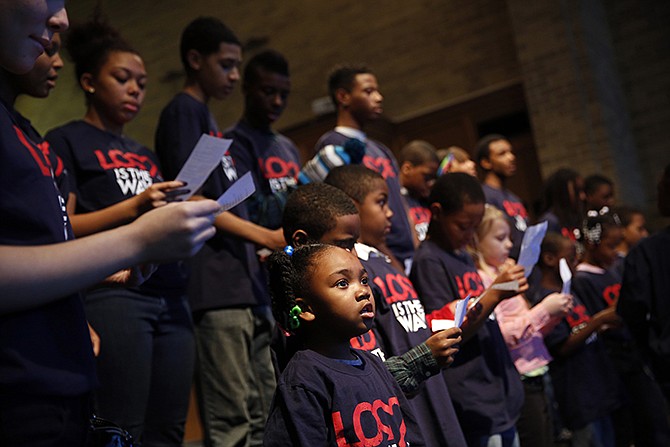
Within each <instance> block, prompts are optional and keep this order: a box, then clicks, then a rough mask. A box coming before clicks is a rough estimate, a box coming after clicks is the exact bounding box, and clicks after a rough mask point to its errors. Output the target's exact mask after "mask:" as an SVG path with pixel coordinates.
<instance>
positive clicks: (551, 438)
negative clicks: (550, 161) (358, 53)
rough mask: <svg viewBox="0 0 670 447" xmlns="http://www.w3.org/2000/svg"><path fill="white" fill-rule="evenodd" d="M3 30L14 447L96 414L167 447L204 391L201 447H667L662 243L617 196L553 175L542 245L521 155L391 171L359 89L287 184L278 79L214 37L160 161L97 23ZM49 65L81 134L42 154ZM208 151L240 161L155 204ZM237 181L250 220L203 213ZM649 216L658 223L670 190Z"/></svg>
mask: <svg viewBox="0 0 670 447" xmlns="http://www.w3.org/2000/svg"><path fill="white" fill-rule="evenodd" d="M0 12H1V14H0V66H1V67H2V68H1V71H0V106H1V107H0V159H1V160H2V163H0V171H1V172H0V182H1V184H2V186H3V188H1V189H0V191H2V193H1V195H0V207H1V208H2V214H3V219H2V220H1V221H0V260H1V262H2V266H3V268H2V269H0V286H2V290H3V297H5V299H3V300H2V303H0V439H2V442H1V443H2V445H8V446H38V445H39V446H63V445H67V446H84V445H87V441H86V439H87V431H88V429H89V422H88V421H89V419H90V417H91V415H92V414H93V413H95V414H97V415H99V416H101V417H104V418H107V419H110V420H113V421H115V422H116V423H118V424H119V425H121V426H122V427H123V428H124V429H126V430H128V431H129V432H130V434H131V435H132V436H133V437H134V438H135V439H136V440H137V442H141V443H142V445H145V446H179V445H181V444H182V442H183V437H184V426H185V420H186V414H187V410H188V403H189V395H190V388H191V383H192V381H193V380H194V383H195V389H196V398H197V404H198V408H199V415H200V419H201V422H202V427H203V433H204V438H205V439H204V443H205V445H206V446H254V445H266V446H314V445H318V446H325V445H328V446H345V445H360V446H371V447H374V446H384V447H391V446H393V447H400V446H432V447H441V446H449V447H453V446H459V447H460V446H462V447H465V446H468V447H473V446H475V447H482V446H486V447H493V446H496V447H519V446H523V447H534V446H540V447H543V446H553V445H555V442H558V441H557V439H558V434H559V433H560V434H563V435H564V434H565V433H567V434H568V435H569V436H568V437H567V439H569V442H570V445H572V446H574V447H582V446H584V447H588V446H594V447H601V446H602V447H610V446H612V447H613V446H617V447H618V446H628V447H630V446H637V447H639V446H665V445H670V428H669V426H668V410H667V404H668V398H670V392H669V391H668V390H670V375H669V373H668V371H670V357H669V355H670V354H669V353H670V347H668V335H667V334H668V333H669V332H670V330H669V329H668V327H669V326H668V325H669V324H670V323H668V321H670V312H668V309H669V307H668V304H667V299H666V298H667V291H668V290H670V284H669V283H668V281H670V280H669V279H668V278H670V275H668V274H667V272H668V271H669V270H668V268H670V259H669V257H668V253H670V251H669V250H668V249H667V246H668V242H667V241H668V237H667V234H668V232H667V230H666V231H664V232H661V233H659V234H657V235H654V236H652V237H649V238H647V236H648V232H647V230H646V223H645V219H644V215H643V214H642V213H641V212H640V211H639V210H637V209H634V208H628V207H624V206H621V207H614V205H615V202H616V201H615V196H614V191H615V190H614V184H613V182H612V181H611V180H609V179H608V178H606V177H603V176H601V175H591V176H588V177H586V178H585V179H582V177H581V175H580V174H579V173H577V172H576V171H573V170H571V169H567V168H565V169H559V170H557V171H556V172H554V173H553V174H552V175H551V176H549V177H548V178H547V181H546V182H545V188H544V194H543V198H542V204H541V206H540V207H539V208H538V209H537V210H535V211H537V212H536V213H535V214H536V217H537V218H536V219H533V216H532V215H531V214H530V213H529V212H528V211H527V208H526V206H525V205H524V203H523V201H522V200H521V199H520V198H519V197H518V196H517V195H516V194H515V193H513V192H512V191H510V190H509V189H508V188H507V180H508V179H509V178H510V177H512V176H513V175H515V174H516V158H515V155H514V148H513V146H512V144H511V142H510V141H509V139H507V138H506V137H505V136H503V135H500V134H494V135H486V136H484V137H483V138H482V139H481V140H480V141H479V142H478V143H477V144H476V145H475V147H473V148H472V151H468V150H465V149H463V148H460V147H455V146H451V147H448V148H447V149H441V150H437V149H436V148H435V146H433V145H432V144H431V143H429V142H427V141H422V140H415V141H412V142H409V143H408V144H407V145H405V146H404V147H403V148H402V149H401V150H400V151H399V154H398V158H397V159H396V157H395V155H394V154H393V152H392V151H391V150H390V149H389V148H387V147H386V146H385V145H383V144H382V143H380V142H378V141H374V140H372V139H370V138H368V137H367V135H366V134H365V131H364V129H365V127H366V125H368V124H369V123H370V122H371V121H373V120H375V119H377V118H378V117H379V116H380V115H381V113H382V110H383V109H382V104H383V96H382V94H381V92H380V87H379V84H378V81H377V79H376V77H375V75H374V74H373V72H372V71H371V70H370V69H369V68H366V67H364V66H349V65H343V66H339V67H337V68H336V69H334V70H333V72H332V74H331V76H330V78H329V80H328V91H329V94H330V96H331V98H332V100H333V103H334V105H335V107H336V114H337V121H336V127H335V128H334V129H333V130H332V131H329V132H327V133H326V134H324V135H323V136H322V137H321V138H320V139H319V140H318V142H317V143H316V146H315V150H314V154H315V155H314V158H313V159H312V160H310V161H309V162H308V163H307V164H305V165H303V163H302V162H303V160H301V159H300V157H299V153H298V150H297V148H296V146H295V145H294V144H293V142H291V141H290V140H289V139H288V138H286V137H285V136H283V135H281V134H280V133H278V132H277V131H275V130H274V129H273V128H272V126H273V123H274V122H275V121H276V120H277V119H278V118H279V117H280V116H281V114H282V112H283V111H284V109H285V107H286V106H287V100H288V97H289V95H290V91H291V79H290V71H289V63H288V61H287V60H286V59H285V58H284V57H283V56H282V55H281V54H280V53H278V52H276V51H273V50H267V51H263V52H259V53H258V54H256V55H255V56H254V57H252V58H251V59H250V60H249V61H248V62H247V63H246V66H245V68H244V70H243V72H242V71H241V70H240V65H241V60H242V56H243V55H242V45H241V43H240V41H239V39H238V38H237V37H236V36H235V34H234V33H233V31H232V30H230V29H229V28H228V27H227V26H226V25H225V24H223V23H222V22H221V21H220V20H218V19H215V18H211V17H201V18H198V19H195V20H194V21H192V22H191V23H190V24H189V25H188V26H187V27H186V28H185V29H184V31H183V33H182V36H181V45H180V52H181V59H182V63H183V65H184V70H185V72H186V82H185V85H184V87H183V89H182V91H181V92H179V93H178V94H177V95H176V96H175V97H174V98H173V99H172V101H170V103H169V104H167V105H166V107H165V108H164V109H163V111H162V113H161V114H160V118H159V121H158V128H157V132H156V138H155V152H154V151H151V150H150V149H148V148H146V147H144V146H142V145H141V144H139V143H137V142H136V141H134V140H132V139H131V138H129V137H128V136H126V135H125V134H124V126H125V124H127V123H128V122H130V121H131V120H132V119H133V118H134V117H135V116H136V115H137V113H139V111H140V109H141V106H142V102H143V99H144V92H145V88H146V83H147V73H146V70H145V67H144V63H143V60H142V57H141V56H140V55H139V54H138V53H137V51H135V50H134V49H133V48H132V46H131V45H130V44H129V43H127V42H126V41H125V40H124V39H123V38H122V37H121V36H120V35H119V33H118V32H117V31H116V30H115V29H114V28H113V27H112V26H110V24H108V23H107V22H106V21H105V20H104V18H102V17H100V16H96V17H94V18H93V19H92V20H91V21H89V22H87V23H84V24H80V25H78V26H75V27H72V29H71V30H70V31H68V32H67V34H63V35H62V36H61V35H60V33H65V31H66V28H67V27H68V22H67V16H66V13H65V10H64V6H63V2H61V1H55V0H53V1H52V0H30V1H28V0H12V1H9V0H0ZM34 36H41V37H40V38H39V39H35V38H34ZM61 39H63V45H64V48H66V49H67V52H68V54H69V56H70V60H71V61H72V63H73V64H74V67H75V71H76V75H77V79H78V82H79V84H80V86H81V89H82V92H83V95H84V97H85V101H86V112H85V114H84V116H83V118H82V119H81V120H77V121H73V122H70V123H67V124H64V125H62V126H60V127H58V128H56V129H53V130H51V131H50V132H48V133H47V135H46V137H45V139H42V137H41V136H40V135H39V134H38V132H37V131H35V129H34V128H33V127H32V126H31V124H30V121H28V120H27V119H26V118H25V117H23V116H21V115H20V114H19V113H18V112H17V111H16V110H14V107H13V105H14V101H15V99H16V97H17V96H18V95H21V94H28V95H31V96H35V97H45V96H47V95H48V93H49V91H50V90H51V89H52V88H53V87H54V86H55V83H56V80H57V77H58V71H59V70H60V68H62V66H63V61H62V60H61V58H60V55H59V50H60V43H61ZM36 43H37V44H36ZM42 53H43V54H42ZM238 81H241V82H240V83H241V87H242V92H243V95H244V100H245V101H244V110H243V111H242V113H241V118H240V120H239V122H237V123H236V124H235V125H234V126H232V127H230V128H228V129H226V130H224V131H220V130H219V126H218V125H217V123H216V122H215V120H214V118H213V116H212V114H211V113H210V110H209V102H210V100H211V99H215V100H223V99H225V98H226V97H228V96H229V95H230V94H231V93H232V92H233V90H234V88H235V86H236V84H237V83H238ZM202 134H208V135H211V136H215V137H226V138H230V139H232V140H233V143H232V146H231V148H230V150H229V152H228V153H227V154H226V155H225V156H224V157H223V159H222V160H221V163H220V165H219V166H218V167H217V168H216V169H215V170H214V172H213V173H212V175H211V176H210V177H209V178H208V180H207V181H206V183H205V185H204V186H203V187H202V188H201V189H200V190H198V191H194V192H195V193H196V195H195V197H194V200H191V201H187V202H185V203H169V202H171V198H172V197H173V196H174V195H176V194H179V193H180V192H181V191H183V190H184V188H186V187H188V185H184V184H183V183H181V182H178V181H175V180H174V178H175V177H176V175H177V173H178V172H179V171H180V169H181V167H182V166H183V165H184V164H185V162H186V160H187V159H188V156H189V155H190V153H191V151H192V149H193V147H194V145H195V143H196V141H197V140H198V139H199V138H200V136H201V135H202ZM471 154H472V155H473V158H474V160H472V159H471ZM303 166H304V167H303ZM475 167H478V168H479V170H480V172H481V173H482V178H481V182H480V181H479V180H478V178H477V171H476V169H475ZM246 173H251V176H252V178H253V181H254V184H255V188H256V189H255V192H254V193H253V195H252V196H251V197H250V198H249V199H247V200H246V201H244V202H242V203H241V204H238V205H237V206H235V207H233V208H232V209H230V210H228V211H225V212H219V211H220V209H219V205H218V204H216V202H214V201H213V200H210V199H216V198H217V197H219V196H220V195H221V194H222V193H223V192H225V191H226V190H228V188H229V187H230V186H231V185H232V184H233V183H234V182H235V181H236V180H237V179H238V178H239V177H241V176H242V175H244V174H246ZM321 180H323V182H321ZM309 182H311V183H310V184H302V185H301V183H309ZM658 191H659V209H660V211H661V214H663V215H670V204H669V201H670V167H668V168H666V170H665V173H664V177H663V179H662V180H661V182H660V183H659V189H658ZM533 221H538V222H542V221H547V224H548V225H547V226H548V232H547V234H546V236H545V237H544V239H543V240H542V243H541V245H540V246H539V247H537V249H538V251H539V259H538V261H537V264H536V266H535V268H534V269H533V272H532V275H531V272H530V271H525V267H524V266H522V265H520V264H517V263H516V260H517V259H518V258H519V253H520V250H521V247H522V244H521V242H522V240H523V237H524V233H525V232H526V230H527V228H528V227H529V225H530V223H532V222H533ZM75 236H76V238H77V239H76V240H73V239H75ZM645 238H646V240H645ZM578 248H579V249H578ZM267 253H272V254H271V255H269V257H268V255H267ZM520 262H521V261H520ZM566 270H567V271H566ZM566 275H567V276H566ZM619 315H620V316H619Z"/></svg>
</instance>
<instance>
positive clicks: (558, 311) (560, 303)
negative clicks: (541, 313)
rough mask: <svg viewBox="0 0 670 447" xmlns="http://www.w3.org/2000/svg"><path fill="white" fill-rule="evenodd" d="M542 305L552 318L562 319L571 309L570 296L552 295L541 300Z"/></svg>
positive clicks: (562, 294)
mask: <svg viewBox="0 0 670 447" xmlns="http://www.w3.org/2000/svg"><path fill="white" fill-rule="evenodd" d="M542 305H543V306H544V307H545V309H546V310H547V313H549V315H550V316H552V317H564V316H565V315H567V314H568V312H570V310H571V309H572V295H569V294H565V293H552V294H550V295H547V297H546V298H545V299H543V300H542Z"/></svg>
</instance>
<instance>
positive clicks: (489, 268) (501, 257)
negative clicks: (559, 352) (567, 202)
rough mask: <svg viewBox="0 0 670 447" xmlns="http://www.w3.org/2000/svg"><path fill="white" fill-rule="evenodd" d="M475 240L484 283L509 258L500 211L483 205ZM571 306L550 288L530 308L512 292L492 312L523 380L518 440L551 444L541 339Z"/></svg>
mask: <svg viewBox="0 0 670 447" xmlns="http://www.w3.org/2000/svg"><path fill="white" fill-rule="evenodd" d="M476 245H477V246H476V253H475V258H476V259H475V260H476V263H477V268H478V270H479V275H480V276H481V278H482V281H483V282H484V286H485V287H488V286H490V285H491V284H492V283H493V280H494V279H495V277H496V276H497V275H498V271H499V269H500V268H501V267H503V266H504V265H506V264H508V263H514V260H513V259H510V258H509V251H510V249H511V248H512V241H511V240H510V227H509V224H508V223H507V220H506V219H505V216H504V214H503V213H502V211H500V210H499V209H497V208H495V207H493V206H490V205H487V206H486V210H485V212H484V217H483V219H482V222H481V224H480V225H479V227H478V228H477V239H476ZM571 307H572V296H570V295H565V294H560V293H553V294H551V295H549V296H547V297H546V298H545V299H544V300H543V301H542V302H540V303H539V304H537V305H536V306H534V307H532V308H531V307H530V304H529V302H528V301H527V300H526V298H525V297H524V296H523V295H516V296H514V297H512V298H509V299H506V300H504V301H502V302H501V303H500V304H498V306H496V308H495V313H494V314H492V317H495V318H496V319H497V320H498V325H499V326H500V331H501V332H502V335H503V337H504V339H505V343H506V344H507V347H508V348H509V351H510V355H511V357H512V360H513V361H514V365H515V366H516V368H517V370H518V371H519V374H520V375H521V379H522V381H523V383H524V390H525V393H526V397H525V401H524V407H523V409H522V411H521V417H520V418H519V421H518V422H517V430H518V431H519V436H520V440H521V445H533V446H552V445H553V428H552V424H551V417H550V415H549V407H548V403H547V398H546V395H545V393H544V380H545V374H546V373H547V371H548V370H549V367H548V365H549V362H550V361H551V360H552V358H551V356H550V355H549V351H548V350H547V347H546V346H545V344H544V334H547V333H549V332H550V331H551V330H552V329H553V328H554V327H555V326H556V325H557V324H558V323H559V322H560V321H561V318H563V316H564V315H565V314H566V313H567V312H568V310H569V309H570V308H571ZM547 377H548V376H547Z"/></svg>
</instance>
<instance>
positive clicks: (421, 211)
mask: <svg viewBox="0 0 670 447" xmlns="http://www.w3.org/2000/svg"><path fill="white" fill-rule="evenodd" d="M409 213H410V217H411V218H412V220H413V221H414V223H415V224H420V223H426V222H430V210H429V209H428V208H424V207H422V206H415V207H414V208H410V209H409Z"/></svg>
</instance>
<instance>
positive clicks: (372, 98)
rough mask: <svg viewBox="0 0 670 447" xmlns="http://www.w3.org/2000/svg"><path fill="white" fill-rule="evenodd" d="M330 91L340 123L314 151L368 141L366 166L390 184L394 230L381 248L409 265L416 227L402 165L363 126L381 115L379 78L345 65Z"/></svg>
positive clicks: (331, 79)
mask: <svg viewBox="0 0 670 447" xmlns="http://www.w3.org/2000/svg"><path fill="white" fill-rule="evenodd" d="M328 91H329V94H330V97H331V99H332V100H333V103H334V104H335V107H336V108H337V125H336V127H335V129H334V130H331V131H328V132H326V133H325V134H324V135H322V136H321V138H319V141H317V143H316V146H315V152H317V151H319V150H320V149H321V148H323V147H325V146H328V145H334V146H342V147H344V146H345V143H346V142H347V141H348V140H349V139H351V138H355V139H358V140H360V141H362V142H363V143H365V155H364V156H363V165H365V166H366V167H368V168H370V169H372V170H373V171H376V172H379V173H380V174H381V175H382V177H384V179H385V180H386V182H387V183H388V185H389V206H390V207H391V209H392V210H393V218H392V220H391V223H392V226H391V233H390V234H389V236H388V239H387V243H386V246H384V247H378V248H379V250H381V251H382V252H383V253H385V254H386V255H388V256H390V257H391V258H392V261H393V262H394V264H395V265H397V266H401V265H404V266H409V265H410V264H411V259H412V256H413V255H414V239H413V229H412V226H411V224H410V221H409V218H408V214H407V207H406V206H405V204H404V202H403V199H402V194H401V192H400V181H399V178H398V175H399V167H398V162H397V161H396V159H395V157H394V156H393V153H392V152H391V150H390V149H389V148H387V147H386V146H384V145H383V144H381V143H380V142H378V141H375V140H371V139H369V138H367V136H366V135H365V133H364V131H363V128H364V127H365V125H366V124H368V123H369V122H371V121H374V120H376V119H377V118H379V117H380V116H381V114H382V101H383V99H384V97H383V96H382V94H381V93H380V91H379V86H378V84H377V78H376V77H375V75H374V74H372V72H371V71H370V70H369V69H368V68H366V67H352V66H342V67H339V68H337V69H335V70H334V71H333V72H332V73H331V75H330V77H329V79H328Z"/></svg>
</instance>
